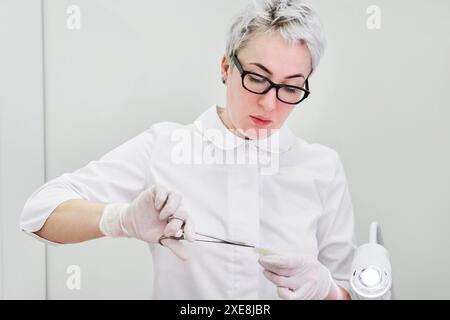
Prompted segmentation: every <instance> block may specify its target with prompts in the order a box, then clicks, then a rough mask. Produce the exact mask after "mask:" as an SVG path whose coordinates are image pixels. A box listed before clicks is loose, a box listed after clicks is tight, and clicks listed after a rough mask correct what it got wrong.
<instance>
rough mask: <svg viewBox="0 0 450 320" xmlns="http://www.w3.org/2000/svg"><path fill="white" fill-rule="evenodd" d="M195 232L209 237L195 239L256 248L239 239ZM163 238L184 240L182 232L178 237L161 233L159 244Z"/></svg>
mask: <svg viewBox="0 0 450 320" xmlns="http://www.w3.org/2000/svg"><path fill="white" fill-rule="evenodd" d="M196 234H198V235H199V236H202V237H205V238H209V240H206V239H195V241H201V242H212V243H222V244H229V245H233V246H240V247H247V248H253V249H255V248H256V247H255V246H252V245H250V244H246V243H244V242H240V241H234V240H228V239H222V238H219V237H216V236H211V235H209V234H205V233H200V232H196ZM164 239H174V240H186V239H185V238H184V234H182V235H181V236H178V237H176V236H170V237H167V236H164V235H162V236H161V237H160V238H159V240H158V242H159V244H160V245H162V246H163V244H162V243H161V241H162V240H164Z"/></svg>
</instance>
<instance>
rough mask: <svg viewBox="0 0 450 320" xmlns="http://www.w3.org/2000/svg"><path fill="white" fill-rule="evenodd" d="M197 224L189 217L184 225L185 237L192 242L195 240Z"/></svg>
mask: <svg viewBox="0 0 450 320" xmlns="http://www.w3.org/2000/svg"><path fill="white" fill-rule="evenodd" d="M195 237H196V235H195V225H194V221H193V219H192V218H188V219H187V220H186V223H185V225H184V238H185V239H186V240H188V241H190V242H193V241H195Z"/></svg>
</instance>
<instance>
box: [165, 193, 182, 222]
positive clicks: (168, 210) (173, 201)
mask: <svg viewBox="0 0 450 320" xmlns="http://www.w3.org/2000/svg"><path fill="white" fill-rule="evenodd" d="M181 198H182V197H181V195H180V194H179V193H177V192H169V195H168V198H167V202H166V204H165V205H164V206H163V208H162V210H161V213H160V214H159V218H160V219H161V220H165V219H167V218H168V217H170V216H171V215H174V214H175V212H176V211H177V210H178V208H179V207H180V204H181Z"/></svg>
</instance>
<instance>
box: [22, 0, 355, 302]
mask: <svg viewBox="0 0 450 320" xmlns="http://www.w3.org/2000/svg"><path fill="white" fill-rule="evenodd" d="M322 32H323V31H322V28H321V24H320V22H319V19H318V17H317V15H316V13H315V12H314V11H313V10H312V8H311V7H310V6H309V5H307V4H305V3H303V2H302V1H298V0H297V1H296V0H285V1H283V0H266V1H254V2H253V3H252V4H251V5H249V6H248V7H247V8H246V9H245V10H244V11H243V12H242V13H241V14H240V15H239V16H238V17H237V18H236V20H235V21H234V23H233V24H232V26H231V29H230V32H229V35H228V41H227V48H226V53H225V54H224V56H223V58H222V61H221V73H222V82H223V83H224V84H225V85H226V90H227V95H226V106H225V107H224V108H221V107H219V106H212V107H211V108H209V109H208V110H206V111H205V112H204V113H203V114H202V115H200V117H198V118H197V119H196V120H195V122H194V123H192V124H190V125H181V124H177V123H168V122H164V123H157V124H155V125H153V126H152V127H151V128H149V129H148V130H147V131H145V132H143V133H141V134H140V135H138V136H136V137H135V138H133V139H131V140H130V141H128V142H126V143H125V144H123V145H121V146H119V147H118V148H116V149H114V150H113V151H111V152H109V153H108V154H106V155H104V156H103V157H102V158H101V159H100V160H98V161H92V162H90V163H89V164H88V165H87V166H85V167H84V168H81V169H79V170H77V171H75V172H73V173H66V174H63V175H62V176H60V177H58V178H56V179H54V180H51V181H49V182H48V183H46V184H45V185H44V186H42V187H41V188H39V189H38V190H36V191H35V192H34V193H33V194H32V195H31V197H30V198H29V199H28V201H27V203H26V204H25V207H24V211H23V213H22V220H21V228H22V229H23V230H24V231H26V232H28V233H30V234H32V235H37V236H38V237H39V238H41V239H44V241H50V242H51V243H74V242H81V241H86V240H90V239H95V238H99V237H103V236H109V237H132V238H136V239H139V240H142V241H145V242H147V243H148V244H149V247H150V250H151V253H152V255H153V257H154V259H153V260H154V272H155V280H154V298H159V299H276V298H280V297H281V298H283V299H349V293H348V280H349V277H350V275H349V272H350V265H351V261H352V258H353V254H354V249H355V242H354V230H353V209H352V204H351V200H350V195H349V191H348V187H347V183H346V178H345V173H344V170H343V166H342V164H341V162H340V159H339V156H338V154H337V153H336V152H335V151H333V150H332V149H330V148H327V147H325V146H322V145H319V144H309V143H307V142H306V141H304V140H302V139H300V138H297V137H295V136H294V135H293V133H292V132H291V130H290V129H289V128H288V127H287V125H286V124H285V122H286V119H287V118H288V117H289V115H290V113H291V112H292V111H293V110H294V109H295V108H297V107H298V105H299V104H300V105H301V104H302V103H303V101H304V100H305V99H306V98H307V97H308V95H309V84H308V79H309V77H310V75H311V74H312V73H313V71H314V70H315V69H316V68H317V66H318V64H319V60H320V57H321V55H322V53H323V47H324V40H323V35H322ZM194 221H195V228H194ZM204 232H206V233H208V234H211V235H216V236H219V237H222V238H227V239H232V240H235V241H239V242H244V243H248V244H252V245H256V246H258V247H262V248H265V249H266V250H264V252H263V253H264V254H261V255H258V254H256V253H255V252H254V251H253V250H251V249H250V248H248V247H240V246H231V245H225V244H215V243H208V242H200V241H195V240H196V239H200V237H199V234H201V233H204ZM180 233H183V234H184V238H185V239H186V240H189V241H182V240H177V239H175V238H174V236H175V235H180ZM168 248H169V249H170V250H168ZM260 252H262V251H260ZM173 284H177V289H176V290H172V288H173Z"/></svg>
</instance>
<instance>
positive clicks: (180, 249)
mask: <svg viewBox="0 0 450 320" xmlns="http://www.w3.org/2000/svg"><path fill="white" fill-rule="evenodd" d="M161 243H162V244H163V245H164V246H166V247H167V248H169V249H170V250H171V251H172V253H173V254H175V255H176V256H177V257H178V258H180V259H181V260H183V261H187V260H188V258H189V256H188V252H187V249H186V247H185V246H184V245H183V244H182V243H181V242H180V241H179V240H174V239H163V240H161Z"/></svg>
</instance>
